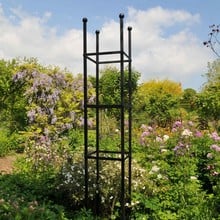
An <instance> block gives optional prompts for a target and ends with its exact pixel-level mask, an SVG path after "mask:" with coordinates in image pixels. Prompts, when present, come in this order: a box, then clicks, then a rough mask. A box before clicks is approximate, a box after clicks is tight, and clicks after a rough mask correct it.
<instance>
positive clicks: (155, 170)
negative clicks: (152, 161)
mask: <svg viewBox="0 0 220 220" xmlns="http://www.w3.org/2000/svg"><path fill="white" fill-rule="evenodd" d="M159 170H160V167H158V166H157V165H154V166H153V167H152V168H151V171H150V172H149V174H153V173H156V172H158V171H159Z"/></svg>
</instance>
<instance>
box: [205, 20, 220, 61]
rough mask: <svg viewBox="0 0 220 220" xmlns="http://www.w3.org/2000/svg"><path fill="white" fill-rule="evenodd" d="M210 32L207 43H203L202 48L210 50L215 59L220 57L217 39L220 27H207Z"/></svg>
mask: <svg viewBox="0 0 220 220" xmlns="http://www.w3.org/2000/svg"><path fill="white" fill-rule="evenodd" d="M209 29H210V32H209V34H208V36H209V38H208V40H207V41H204V42H203V44H204V46H206V47H208V48H210V49H211V50H212V51H213V52H214V53H215V55H216V56H217V57H220V39H219V32H220V26H219V25H215V24H213V25H210V26H209Z"/></svg>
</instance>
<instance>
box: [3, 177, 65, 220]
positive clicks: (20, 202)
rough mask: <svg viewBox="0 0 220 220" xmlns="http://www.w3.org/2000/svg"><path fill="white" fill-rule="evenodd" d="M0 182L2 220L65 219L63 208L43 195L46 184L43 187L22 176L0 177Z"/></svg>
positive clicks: (46, 194) (47, 194)
mask: <svg viewBox="0 0 220 220" xmlns="http://www.w3.org/2000/svg"><path fill="white" fill-rule="evenodd" d="M0 182H1V185H0V217H1V219H2V220H14V219H18V220H23V219H24V220H25V219H48V220H54V219H58V220H66V219H67V218H66V217H65V214H64V209H63V207H62V206H58V205H56V204H54V203H53V202H52V201H51V200H49V198H48V196H49V193H48V192H47V193H45V192H46V188H47V187H48V184H46V187H45V185H43V184H40V181H39V182H36V181H33V179H29V178H28V177H27V176H26V175H23V174H12V175H0ZM44 184H45V182H44ZM47 190H48V188H47ZM50 191H51V190H50ZM50 191H49V192H50ZM42 192H43V193H42Z"/></svg>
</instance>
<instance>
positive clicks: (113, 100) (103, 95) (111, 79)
mask: <svg viewBox="0 0 220 220" xmlns="http://www.w3.org/2000/svg"><path fill="white" fill-rule="evenodd" d="M139 78H140V73H138V72H136V71H132V74H131V83H130V84H129V81H128V80H129V76H128V70H125V71H124V85H123V89H124V101H125V103H127V102H128V95H127V94H128V90H129V87H130V89H131V91H132V94H133V93H134V92H135V91H136V89H137V86H138V84H137V83H138V80H139ZM93 83H94V80H93ZM99 87H100V91H99V93H100V102H101V103H102V104H113V105H114V104H120V103H121V76H120V71H119V70H118V69H117V68H115V67H107V68H105V69H104V70H102V72H101V76H100V84H99ZM111 114H113V115H114V116H115V117H116V118H118V115H119V112H118V111H116V110H115V111H111Z"/></svg>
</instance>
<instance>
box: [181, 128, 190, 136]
mask: <svg viewBox="0 0 220 220" xmlns="http://www.w3.org/2000/svg"><path fill="white" fill-rule="evenodd" d="M182 136H188V137H190V136H192V132H191V131H190V130H189V129H184V130H183V132H182Z"/></svg>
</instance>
